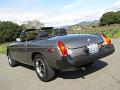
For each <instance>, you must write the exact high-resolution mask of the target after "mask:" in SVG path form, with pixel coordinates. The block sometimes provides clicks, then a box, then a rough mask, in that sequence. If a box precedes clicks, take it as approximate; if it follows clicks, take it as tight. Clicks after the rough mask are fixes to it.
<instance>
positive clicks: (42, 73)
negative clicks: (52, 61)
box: [34, 54, 55, 82]
mask: <svg viewBox="0 0 120 90" xmlns="http://www.w3.org/2000/svg"><path fill="white" fill-rule="evenodd" d="M34 65H35V71H36V73H37V76H38V78H39V79H40V80H42V81H43V82H48V81H51V80H53V79H54V78H55V71H54V70H53V69H52V68H51V67H50V66H49V65H48V63H47V62H46V60H45V58H44V57H43V56H41V55H39V54H37V55H36V56H35V58H34Z"/></svg>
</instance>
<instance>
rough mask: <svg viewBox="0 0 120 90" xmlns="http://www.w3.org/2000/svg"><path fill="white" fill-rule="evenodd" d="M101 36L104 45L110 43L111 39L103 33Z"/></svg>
mask: <svg viewBox="0 0 120 90" xmlns="http://www.w3.org/2000/svg"><path fill="white" fill-rule="evenodd" d="M102 38H103V40H104V42H105V44H106V45H110V44H111V40H110V39H109V38H108V37H107V36H106V35H105V34H103V35H102Z"/></svg>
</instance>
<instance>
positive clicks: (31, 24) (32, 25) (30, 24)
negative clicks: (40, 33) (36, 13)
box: [22, 20, 44, 29]
mask: <svg viewBox="0 0 120 90" xmlns="http://www.w3.org/2000/svg"><path fill="white" fill-rule="evenodd" d="M22 26H23V27H24V29H33V28H34V29H40V28H41V27H43V26H44V24H43V23H41V22H39V21H37V20H33V21H27V22H26V23H25V24H23V25H22Z"/></svg>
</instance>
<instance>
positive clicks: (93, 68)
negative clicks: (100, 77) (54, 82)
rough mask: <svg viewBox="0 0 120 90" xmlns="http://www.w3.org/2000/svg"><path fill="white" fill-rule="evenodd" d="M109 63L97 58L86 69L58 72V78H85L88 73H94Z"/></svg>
mask: <svg viewBox="0 0 120 90" xmlns="http://www.w3.org/2000/svg"><path fill="white" fill-rule="evenodd" d="M107 65H108V64H107V63H106V62H104V61H101V60H97V61H96V62H95V63H94V64H93V65H91V66H90V67H89V68H86V70H84V71H83V70H82V69H80V70H78V71H69V72H57V75H56V76H57V78H63V79H77V78H83V79H85V76H86V75H89V74H92V73H94V72H96V71H98V70H100V69H102V68H104V67H106V66H107Z"/></svg>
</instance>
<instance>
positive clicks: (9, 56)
mask: <svg viewBox="0 0 120 90" xmlns="http://www.w3.org/2000/svg"><path fill="white" fill-rule="evenodd" d="M8 62H9V64H12V58H11V55H8Z"/></svg>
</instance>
